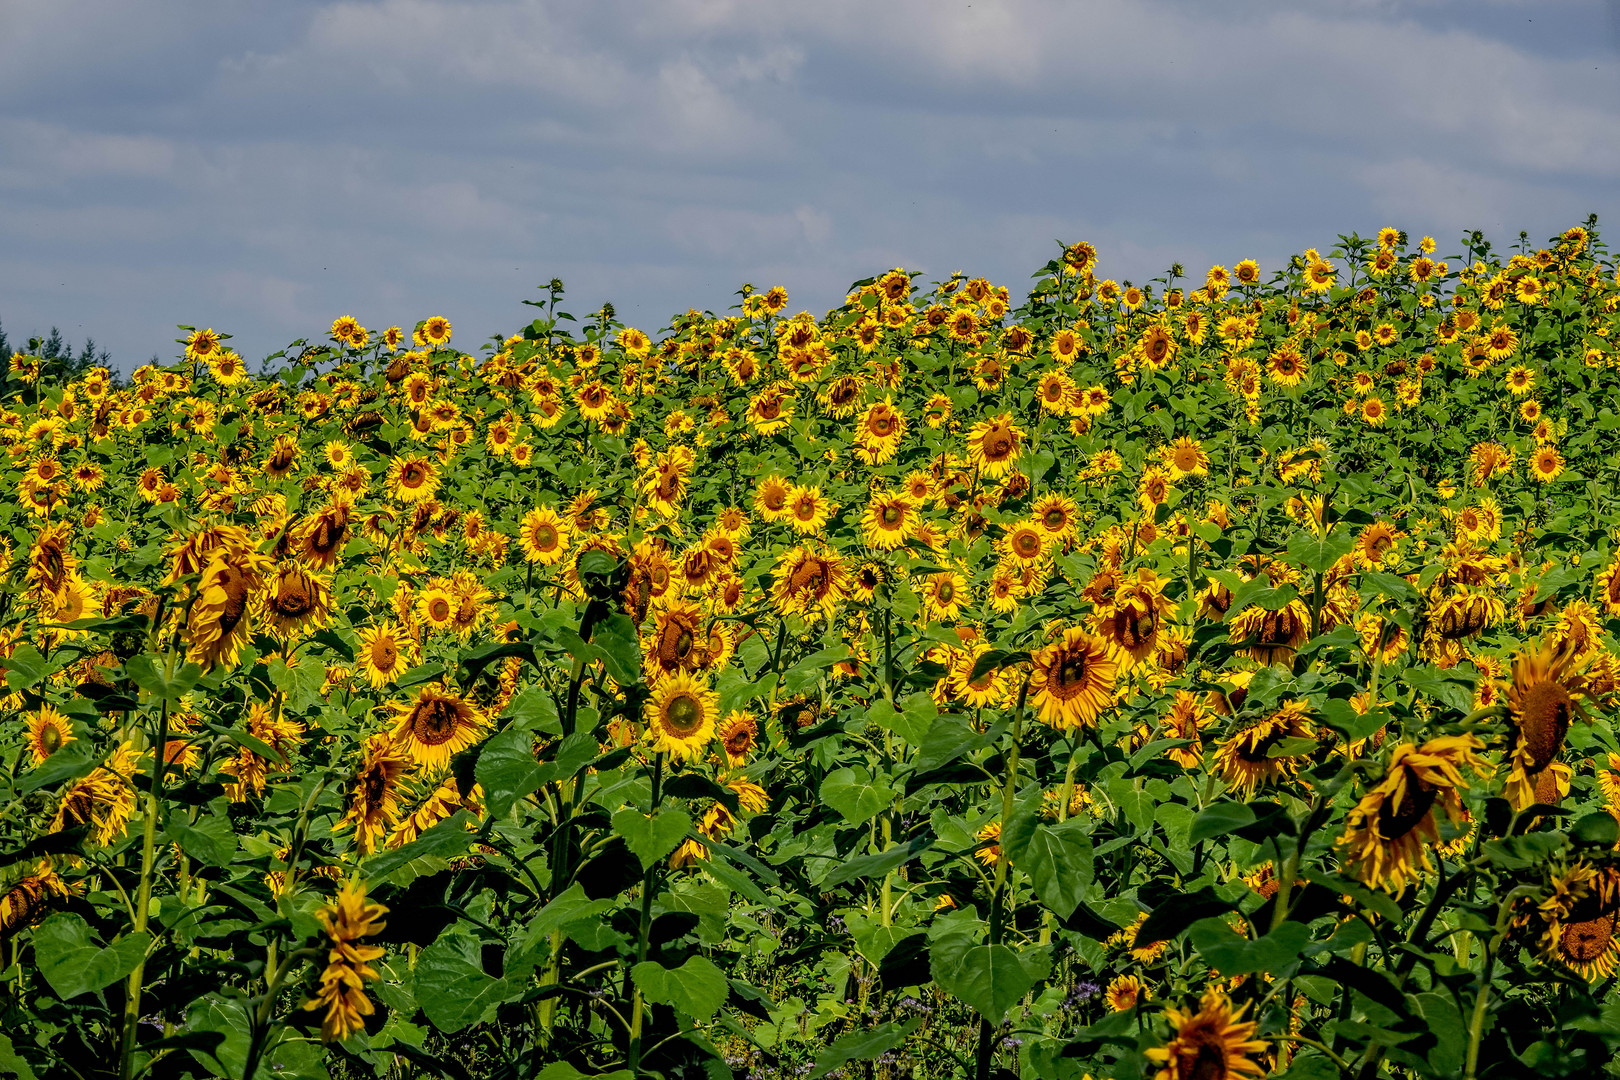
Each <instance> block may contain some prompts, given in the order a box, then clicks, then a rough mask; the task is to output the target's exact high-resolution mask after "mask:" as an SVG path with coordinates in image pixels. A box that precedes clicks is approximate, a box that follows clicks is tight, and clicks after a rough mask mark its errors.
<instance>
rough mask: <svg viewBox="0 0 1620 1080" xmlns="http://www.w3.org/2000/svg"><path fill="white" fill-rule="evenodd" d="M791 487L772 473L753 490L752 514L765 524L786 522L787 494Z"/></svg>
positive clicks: (783, 478) (780, 477) (785, 480)
mask: <svg viewBox="0 0 1620 1080" xmlns="http://www.w3.org/2000/svg"><path fill="white" fill-rule="evenodd" d="M792 490H793V485H792V484H790V483H788V481H787V479H786V478H785V477H783V476H780V475H778V474H776V473H772V474H771V475H770V476H767V477H766V478H765V479H763V480H761V481H760V482H759V486H758V487H756V488H755V489H754V512H755V513H756V514H758V515H759V516H760V518H761V520H763V521H765V522H766V523H767V524H774V523H775V522H778V521H786V520H787V518H788V515H789V511H788V493H789V492H791V491H792Z"/></svg>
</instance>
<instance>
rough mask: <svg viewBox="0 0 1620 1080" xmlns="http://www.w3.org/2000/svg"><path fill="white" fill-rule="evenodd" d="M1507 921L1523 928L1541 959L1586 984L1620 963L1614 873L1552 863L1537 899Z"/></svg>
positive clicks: (1619, 886)
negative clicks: (1539, 898)
mask: <svg viewBox="0 0 1620 1080" xmlns="http://www.w3.org/2000/svg"><path fill="white" fill-rule="evenodd" d="M1532 900H1533V898H1532ZM1528 902H1529V901H1520V903H1521V904H1526V903H1528ZM1512 925H1513V926H1514V927H1515V928H1517V929H1519V930H1522V931H1527V932H1528V934H1529V936H1530V937H1532V938H1533V939H1534V940H1535V943H1536V947H1537V952H1539V953H1540V955H1541V958H1542V959H1543V960H1545V961H1546V962H1548V963H1550V964H1556V965H1559V966H1561V967H1565V968H1568V969H1570V970H1572V971H1574V972H1575V973H1576V974H1577V975H1580V976H1581V977H1582V978H1585V979H1587V980H1588V981H1591V982H1596V981H1598V980H1600V979H1606V978H1608V977H1610V976H1611V975H1613V974H1614V972H1615V968H1616V966H1617V965H1620V935H1617V931H1620V871H1617V870H1616V869H1615V867H1613V866H1605V867H1602V868H1598V867H1594V866H1592V865H1591V864H1590V863H1587V862H1585V861H1580V862H1576V863H1574V864H1572V865H1559V866H1556V867H1554V868H1553V869H1552V870H1551V872H1550V873H1549V875H1548V880H1547V883H1546V885H1545V886H1544V888H1543V896H1542V899H1541V900H1540V901H1539V902H1536V903H1535V906H1534V907H1533V908H1530V909H1529V910H1528V911H1521V912H1520V913H1519V914H1516V915H1515V916H1514V918H1513V922H1512Z"/></svg>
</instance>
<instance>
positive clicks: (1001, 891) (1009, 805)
mask: <svg viewBox="0 0 1620 1080" xmlns="http://www.w3.org/2000/svg"><path fill="white" fill-rule="evenodd" d="M1028 696H1029V679H1028V678H1027V677H1026V678H1025V679H1024V684H1023V686H1021V687H1019V689H1018V705H1017V707H1016V708H1015V709H1014V710H1013V724H1012V745H1011V747H1010V749H1009V750H1008V751H1007V780H1006V783H1004V784H1003V785H1002V788H1001V827H1002V828H1003V829H1005V828H1006V827H1007V822H1008V821H1009V820H1010V819H1011V818H1012V813H1013V802H1014V801H1015V800H1016V799H1017V797H1018V741H1019V739H1020V738H1022V737H1023V734H1024V702H1025V700H1026V699H1027V698H1028ZM1007 871H1008V864H1007V854H1006V852H1005V851H1003V852H1001V853H1000V855H999V856H998V857H997V859H996V886H995V891H994V893H992V894H991V898H990V944H992V945H999V944H1001V931H1002V926H1001V922H1002V918H1001V915H1002V907H1003V906H1004V904H1005V900H1006V889H1007ZM995 1034H996V1033H995V1029H994V1028H993V1027H991V1025H990V1021H989V1019H988V1018H986V1017H980V1018H979V1046H978V1054H977V1056H976V1058H975V1061H974V1073H973V1074H974V1076H975V1078H976V1080H989V1078H990V1062H991V1059H992V1058H994V1057H995V1051H996V1047H995V1041H994V1040H995Z"/></svg>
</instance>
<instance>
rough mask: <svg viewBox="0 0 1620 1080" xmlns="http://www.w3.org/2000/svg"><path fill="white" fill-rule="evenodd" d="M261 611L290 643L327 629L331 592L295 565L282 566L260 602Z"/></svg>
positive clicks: (315, 577) (319, 579)
mask: <svg viewBox="0 0 1620 1080" xmlns="http://www.w3.org/2000/svg"><path fill="white" fill-rule="evenodd" d="M260 610H261V612H262V613H263V615H264V619H265V621H266V622H267V623H268V624H269V625H270V627H271V628H272V629H273V630H274V631H275V632H276V633H277V634H278V635H280V637H281V638H282V639H283V640H291V639H292V638H295V637H297V636H299V635H300V634H304V633H308V632H310V631H312V630H318V629H319V628H320V627H322V626H325V625H326V623H327V621H328V620H329V619H330V618H331V617H332V591H331V589H330V588H329V587H328V584H327V582H326V581H324V580H322V579H321V578H319V577H317V576H315V575H314V574H311V573H309V572H307V571H306V570H304V569H303V568H302V567H300V566H299V565H297V564H296V563H282V564H281V566H280V567H278V568H277V569H276V572H275V576H274V577H272V578H271V579H270V582H269V587H268V588H267V589H266V590H265V592H264V594H263V596H262V597H261V599H260Z"/></svg>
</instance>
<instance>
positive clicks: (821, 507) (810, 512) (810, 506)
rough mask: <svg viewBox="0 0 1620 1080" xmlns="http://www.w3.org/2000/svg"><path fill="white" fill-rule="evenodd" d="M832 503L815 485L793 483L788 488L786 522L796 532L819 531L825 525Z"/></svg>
mask: <svg viewBox="0 0 1620 1080" xmlns="http://www.w3.org/2000/svg"><path fill="white" fill-rule="evenodd" d="M831 514H832V504H831V503H829V502H828V501H827V498H826V496H824V495H822V493H821V488H820V487H819V486H817V485H803V486H801V485H799V484H794V485H793V486H792V487H791V488H789V489H788V498H787V523H788V525H789V526H791V527H792V529H793V531H794V532H797V533H819V532H821V530H822V529H824V528H826V527H827V519H828V517H830V516H831Z"/></svg>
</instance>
